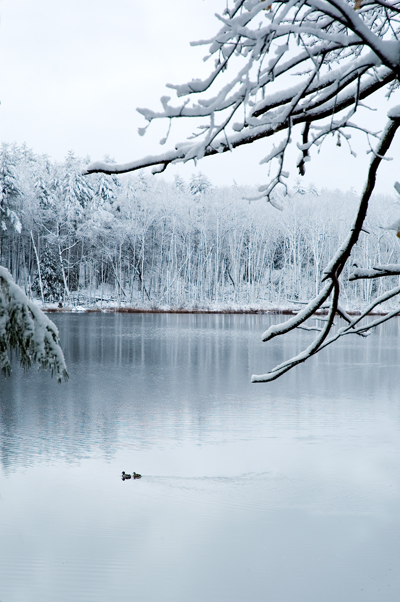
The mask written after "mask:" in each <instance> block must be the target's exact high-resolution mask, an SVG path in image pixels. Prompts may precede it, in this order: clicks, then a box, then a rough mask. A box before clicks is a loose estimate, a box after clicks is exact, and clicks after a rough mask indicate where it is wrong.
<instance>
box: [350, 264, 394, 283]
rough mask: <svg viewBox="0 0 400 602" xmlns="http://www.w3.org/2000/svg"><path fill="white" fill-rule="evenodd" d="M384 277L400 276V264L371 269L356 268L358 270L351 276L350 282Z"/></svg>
mask: <svg viewBox="0 0 400 602" xmlns="http://www.w3.org/2000/svg"><path fill="white" fill-rule="evenodd" d="M383 276H400V264H391V265H377V266H374V267H373V268H371V269H364V268H358V267H356V269H355V270H354V271H353V272H352V273H351V274H350V276H349V280H361V279H364V278H382V277H383Z"/></svg>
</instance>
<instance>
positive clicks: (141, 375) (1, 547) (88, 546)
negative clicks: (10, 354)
mask: <svg viewBox="0 0 400 602" xmlns="http://www.w3.org/2000/svg"><path fill="white" fill-rule="evenodd" d="M281 319H283V318H281V317H278V316H275V317H274V316H272V317H271V316H260V315H173V314H166V315H162V314H90V315H66V314H64V315H60V314H58V315H55V316H54V321H55V322H56V323H57V326H58V327H59V329H60V335H61V340H62V344H63V348H64V351H65V355H66V360H67V364H68V369H69V373H70V380H69V381H68V382H67V383H65V384H62V385H61V386H60V385H58V384H57V383H56V382H55V381H54V380H52V379H51V378H50V377H49V376H48V375H47V374H45V373H37V372H35V371H34V370H33V371H30V372H28V373H23V372H22V371H21V370H20V369H19V368H18V366H15V369H14V373H13V376H12V378H11V379H8V380H4V379H1V380H0V437H1V439H0V444H1V448H0V462H1V472H0V600H2V601H3V602H14V601H15V602H17V601H18V602H20V600H29V601H33V602H36V601H38V602H39V601H40V602H46V601H51V602H53V601H54V600H59V601H61V602H64V601H65V602H67V601H68V602H69V601H70V600H74V601H75V600H85V601H86V600H93V601H96V602H97V601H104V602H108V601H110V602H111V601H114V600H118V601H125V600H126V601H128V600H129V601H131V600H135V601H136V600H137V601H142V600H143V601H147V600H148V601H152V602H154V601H155V602H157V601H160V602H163V601H164V600H171V601H172V600H173V601H180V600H182V602H183V601H185V602H186V601H189V602H190V601H194V602H203V601H207V602H209V601H214V600H215V601H216V602H217V601H218V602H219V601H225V600H226V601H232V600H233V601H236V600H237V601H243V602H244V601H246V602H247V601H258V600H260V601H261V600H271V601H272V600H273V601H277V602H291V601H296V602H300V601H304V602H314V601H315V602H320V601H321V600H324V602H325V601H328V602H330V601H332V602H333V601H335V602H337V600H341V601H344V602H347V601H349V602H350V601H351V602H357V601H358V600H363V601H364V600H367V601H371V602H376V600H385V601H386V600H387V601H390V602H392V601H393V602H394V601H396V602H397V600H398V599H399V595H400V578H399V570H398V567H399V560H400V543H399V541H400V538H399V535H400V518H399V516H400V514H399V510H400V485H399V481H398V474H399V466H400V436H399V432H400V428H399V427H400V410H399V393H398V386H397V383H398V366H399V364H400V357H399V355H400V352H399V347H398V340H399V325H398V323H397V322H395V321H392V323H391V324H388V325H387V326H385V327H384V328H382V329H381V330H380V331H377V332H374V333H373V334H372V335H371V336H370V337H369V338H368V339H367V340H364V339H361V338H360V337H357V338H353V339H352V338H350V337H349V338H348V339H347V340H341V341H340V344H338V345H336V346H333V347H331V348H328V349H327V350H325V351H324V352H322V353H321V354H319V355H318V356H317V357H315V358H313V360H312V361H310V362H309V363H308V364H305V365H303V366H301V367H298V368H297V369H294V370H293V371H291V372H290V373H288V374H287V375H285V376H284V377H283V378H281V379H279V380H278V381H274V382H273V383H269V384H265V385H261V384H258V385H255V384H251V383H250V377H251V374H253V373H256V374H262V373H264V372H266V371H267V370H268V369H269V368H271V367H272V366H273V365H275V364H276V363H278V362H281V361H283V360H284V359H286V358H288V357H289V356H290V355H292V354H294V353H295V352H297V351H299V350H300V348H301V347H302V346H304V345H305V344H306V343H307V341H308V340H309V339H310V340H311V337H312V333H308V332H304V331H302V332H296V333H293V334H291V335H289V336H288V337H284V338H283V339H281V340H279V339H274V340H273V341H271V343H269V344H262V343H261V342H260V339H261V333H262V332H263V331H264V330H265V329H266V328H267V327H268V326H269V324H270V323H271V321H277V320H279V321H280V320H281ZM122 470H125V471H126V472H133V471H134V470H135V471H137V472H140V473H141V474H142V475H143V478H142V479H140V480H138V481H133V480H131V481H126V482H122V481H121V480H120V474H121V471H122Z"/></svg>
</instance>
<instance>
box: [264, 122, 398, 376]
mask: <svg viewBox="0 0 400 602" xmlns="http://www.w3.org/2000/svg"><path fill="white" fill-rule="evenodd" d="M399 127H400V117H394V116H393V117H392V118H391V119H390V120H389V122H388V124H387V126H386V128H385V131H384V133H383V134H382V138H381V140H380V143H379V145H378V147H377V149H376V152H375V153H374V158H373V160H372V161H371V164H370V168H369V173H368V179H367V183H366V185H365V189H364V193H363V195H362V197H361V200H360V204H359V208H358V212H357V215H356V219H355V221H354V225H353V227H352V228H351V230H350V232H349V235H348V237H347V239H346V240H345V241H344V242H343V244H342V245H341V246H340V247H339V249H338V250H337V252H336V254H335V255H334V257H333V258H332V260H331V261H330V262H329V264H328V266H327V267H326V268H325V271H324V273H325V276H324V280H326V284H325V287H324V288H323V289H322V290H321V292H320V293H319V295H317V296H316V297H315V298H314V299H312V300H311V301H310V302H309V303H308V304H307V305H306V307H304V308H303V309H302V310H301V311H300V312H299V313H298V314H297V315H296V316H294V317H293V318H290V319H289V320H287V321H286V322H284V323H283V324H276V325H273V326H271V327H270V328H269V329H268V330H267V331H266V332H265V333H264V335H263V337H262V340H263V341H264V342H265V341H269V340H271V339H272V338H273V337H275V336H278V335H282V334H286V333H287V332H290V331H292V330H294V329H296V328H297V329H298V328H300V327H301V326H303V324H304V322H305V321H306V320H308V319H309V318H310V317H312V316H314V317H316V312H317V311H319V310H320V309H321V308H322V307H323V306H324V303H325V301H326V300H327V299H328V298H330V306H329V313H328V319H327V322H326V323H325V326H324V327H323V328H322V329H321V331H320V332H319V334H318V335H317V337H316V338H315V340H314V341H313V342H312V343H311V345H309V347H307V349H305V350H304V351H302V352H301V353H299V354H298V355H297V356H295V357H293V358H291V359H289V360H287V361H286V362H284V363H283V364H279V365H278V366H276V367H275V368H273V369H272V370H270V371H269V372H268V373H267V374H262V375H254V376H252V382H254V383H259V382H269V381H272V380H275V379H276V378H278V377H279V376H281V375H282V374H284V373H285V372H287V371H288V370H291V369H292V368H294V367H295V366H297V365H298V364H300V363H302V362H304V361H306V360H307V359H308V358H310V357H311V356H312V355H315V354H316V353H318V352H319V351H321V350H322V349H324V348H325V347H326V346H327V345H329V344H331V343H333V342H334V341H336V340H337V339H338V338H339V337H341V336H344V335H346V334H361V335H364V334H366V333H368V332H369V331H370V330H371V328H374V327H375V326H377V325H379V324H381V323H382V322H384V321H386V318H381V319H379V320H375V321H374V322H372V323H370V324H368V325H366V326H359V327H357V328H356V325H357V324H358V323H359V322H360V321H361V319H362V317H364V316H365V314H363V315H362V316H361V317H357V318H356V319H354V320H351V318H350V316H348V315H347V314H346V313H345V312H344V311H343V310H342V309H341V308H340V305H339V300H340V284H339V277H340V275H341V273H342V272H343V269H344V267H345V265H346V262H347V260H348V258H349V256H350V253H351V251H352V249H353V247H354V246H355V245H356V244H357V241H358V238H359V235H360V233H361V231H362V229H363V225H364V221H365V218H366V215H367V209H368V204H369V200H370V198H371V194H372V191H373V189H374V186H375V180H376V173H377V170H378V167H379V165H380V163H381V161H382V160H383V158H384V156H385V154H386V152H387V151H388V149H389V147H390V145H391V143H392V141H393V138H394V136H395V134H396V131H397V129H398V128H399ZM386 267H387V268H388V269H389V270H391V274H390V275H393V272H394V271H395V270H394V269H392V268H395V267H397V266H386ZM399 293H400V287H397V288H395V289H392V290H391V291H389V293H385V295H382V296H381V297H380V298H379V299H377V300H375V305H374V307H376V305H379V304H381V303H383V302H384V301H386V300H388V299H390V298H392V297H394V296H396V295H397V294H399ZM371 310H372V307H370V308H369V311H371ZM399 311H400V310H395V311H394V312H391V314H390V315H391V316H394V315H397V314H398V313H399ZM335 313H339V315H340V316H341V317H342V318H343V319H344V320H345V321H346V322H347V326H346V327H344V328H342V329H339V332H337V333H336V334H334V335H333V336H331V337H330V338H328V337H329V335H330V332H331V330H332V327H333V320H334V316H335Z"/></svg>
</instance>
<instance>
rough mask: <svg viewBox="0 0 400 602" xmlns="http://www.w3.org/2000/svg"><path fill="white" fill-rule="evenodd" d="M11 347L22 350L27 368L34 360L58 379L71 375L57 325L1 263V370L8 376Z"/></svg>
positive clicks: (21, 360) (24, 364) (20, 354)
mask: <svg viewBox="0 0 400 602" xmlns="http://www.w3.org/2000/svg"><path fill="white" fill-rule="evenodd" d="M11 349H15V350H16V351H17V352H18V353H19V357H20V362H21V365H22V366H23V367H24V368H29V367H30V366H31V364H32V362H35V363H37V364H38V366H39V368H49V369H50V371H51V374H52V375H55V376H56V377H57V379H58V380H59V381H61V380H62V378H68V373H67V368H66V365H65V360H64V355H63V352H62V350H61V347H60V345H59V342H58V330H57V328H56V326H55V325H54V324H53V322H52V321H51V320H49V318H48V317H47V316H46V315H45V314H43V313H42V312H41V310H40V309H39V307H38V306H37V305H36V304H35V303H34V302H32V301H30V300H29V299H28V297H27V296H26V295H25V293H24V292H23V291H22V289H21V288H20V287H19V286H17V285H16V284H15V282H14V280H13V278H12V276H11V274H10V272H9V271H8V270H6V269H5V268H3V267H1V266H0V370H1V371H2V372H3V374H5V375H9V374H10V372H11V365H10V356H9V352H10V350H11Z"/></svg>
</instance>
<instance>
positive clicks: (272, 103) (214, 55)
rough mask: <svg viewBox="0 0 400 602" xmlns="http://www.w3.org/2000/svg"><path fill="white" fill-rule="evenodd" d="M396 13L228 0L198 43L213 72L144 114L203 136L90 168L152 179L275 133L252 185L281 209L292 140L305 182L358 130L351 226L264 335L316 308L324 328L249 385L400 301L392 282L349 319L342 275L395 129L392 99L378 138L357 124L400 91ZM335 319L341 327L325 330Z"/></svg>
mask: <svg viewBox="0 0 400 602" xmlns="http://www.w3.org/2000/svg"><path fill="white" fill-rule="evenodd" d="M399 13H400V2H399V1H394V2H387V1H386V0H355V2H353V0H279V1H277V2H269V1H265V0H231V1H228V2H227V7H226V9H225V11H224V13H223V14H222V15H220V16H218V20H219V22H220V29H219V31H218V32H217V34H216V35H214V36H212V37H211V38H209V39H208V40H206V41H201V42H197V43H196V44H206V45H208V46H209V56H208V58H211V59H213V65H214V66H213V67H212V69H211V70H210V74H209V76H208V77H207V78H206V79H204V80H200V79H193V80H192V81H190V82H188V83H185V84H181V85H169V88H171V89H172V90H175V92H176V94H177V97H178V99H180V98H182V97H183V101H179V100H178V102H177V103H175V104H172V103H171V102H170V101H171V98H170V97H169V96H164V97H162V98H161V103H162V110H161V111H159V112H156V111H153V110H150V109H139V111H140V113H141V114H142V115H143V116H144V117H145V119H146V120H147V121H148V122H149V123H150V122H152V121H153V120H155V119H167V120H169V122H173V120H174V119H180V120H182V119H188V120H189V121H190V122H191V123H192V122H193V120H195V121H197V123H198V127H199V129H198V132H197V133H195V134H191V135H190V137H189V138H188V139H187V140H186V141H185V142H182V143H179V144H177V145H175V148H173V149H172V150H170V151H167V152H164V153H162V154H160V155H158V156H154V155H153V156H151V157H146V158H144V159H143V160H140V159H139V160H136V161H133V162H131V163H127V164H123V165H117V164H114V165H107V164H104V163H100V162H99V163H94V164H92V165H90V166H89V167H88V168H87V170H86V173H96V172H104V173H108V174H117V173H124V172H128V171H134V170H137V169H141V168H143V167H149V166H151V167H152V168H153V173H159V172H162V171H163V170H165V169H166V167H167V166H168V165H169V164H170V163H174V164H176V163H179V162H186V161H189V160H194V161H197V160H198V159H201V158H203V157H205V156H211V155H215V154H217V153H224V152H227V151H229V152H230V151H233V150H234V149H235V148H237V147H240V146H243V145H246V144H251V143H252V142H255V141H257V140H260V139H264V138H269V137H272V136H273V137H274V140H275V141H274V143H273V144H272V146H271V148H270V152H269V153H268V155H267V156H266V157H264V158H263V159H262V161H261V162H262V163H265V164H271V163H275V164H276V168H275V173H274V174H273V176H272V178H271V179H270V181H269V182H266V184H265V185H263V186H262V187H261V188H260V189H259V194H258V196H257V198H264V199H265V200H266V201H267V202H270V203H271V204H272V205H274V206H276V203H275V200H274V196H273V194H272V193H273V192H274V190H275V189H276V188H277V187H279V186H281V187H283V188H284V189H286V178H287V175H288V172H287V168H286V162H287V161H286V160H287V149H288V147H289V145H290V144H293V142H294V141H296V142H297V146H298V149H299V151H300V156H299V158H298V160H297V163H296V167H297V169H298V171H299V174H300V175H304V173H305V170H306V166H307V162H308V161H310V160H311V158H312V155H313V151H314V149H317V150H319V149H320V147H321V145H322V143H323V142H324V140H325V139H326V138H327V136H328V135H332V134H334V135H335V136H337V144H338V145H343V143H347V144H348V146H349V148H350V150H351V147H350V134H351V132H352V131H360V132H363V133H364V134H365V139H366V143H367V148H368V150H370V151H372V160H371V163H370V167H369V172H368V175H367V181H366V185H365V188H364V192H363V194H362V196H361V198H360V200H359V206H358V210H357V212H356V216H355V219H354V221H353V224H352V226H351V227H350V228H349V231H348V233H347V236H346V237H345V239H344V241H343V242H342V244H341V245H340V246H339V247H338V249H337V251H336V253H335V254H334V255H333V257H332V258H331V260H330V261H329V262H328V264H327V265H326V267H325V269H324V270H323V278H322V281H323V282H322V286H321V287H320V289H319V292H318V294H317V295H316V296H315V297H314V298H313V299H312V300H311V301H310V302H309V303H308V304H307V305H306V306H305V307H304V308H303V309H302V310H301V311H300V312H299V313H298V314H297V316H295V317H294V318H291V319H290V320H288V321H287V322H286V323H284V324H279V325H275V326H273V327H271V328H270V329H269V330H268V331H267V332H266V333H264V335H263V340H264V341H268V340H271V339H272V338H273V337H275V336H277V335H283V334H286V333H287V332H289V331H291V330H294V329H296V328H304V327H305V326H304V322H306V321H307V320H308V319H310V318H312V317H313V316H315V315H316V312H317V311H318V310H320V309H321V308H325V307H326V308H327V309H328V318H327V320H326V322H325V324H324V326H323V327H322V328H319V327H317V329H318V334H317V336H316V338H315V340H314V342H313V343H312V344H311V345H310V346H309V347H308V348H307V349H305V350H304V351H303V352H302V353H300V354H299V355H298V356H296V357H294V358H291V359H290V360H288V361H287V362H284V363H283V364H281V365H279V366H277V367H276V368H273V369H272V370H271V371H270V372H269V373H268V374H264V375H261V376H254V377H253V381H254V382H264V381H269V380H273V379H275V378H277V377H279V376H280V375H281V374H283V373H285V372H286V371H287V370H290V369H291V368H292V367H294V366H295V365H297V364H299V363H301V362H304V361H305V360H306V359H307V358H309V357H310V356H312V355H314V354H315V353H317V352H318V351H320V350H321V349H323V348H324V347H326V345H328V344H330V343H332V342H333V341H335V340H337V339H338V338H339V337H341V336H345V335H347V334H352V333H355V334H357V335H361V336H365V334H367V332H368V331H369V330H370V329H371V328H372V327H373V326H376V325H378V324H380V323H382V322H383V321H385V320H387V319H389V318H390V317H391V315H396V314H397V311H395V312H394V313H392V314H389V316H388V317H382V318H379V319H377V320H374V322H373V323H371V324H369V325H368V326H364V325H361V320H362V317H363V316H364V315H366V313H368V312H369V311H370V310H371V309H373V308H374V307H376V306H377V305H379V304H380V303H382V302H383V301H385V300H387V299H390V298H392V297H393V296H395V295H397V294H398V293H399V292H400V288H399V287H395V288H393V289H391V291H390V292H386V293H385V294H384V295H382V296H381V297H379V298H378V299H375V300H374V301H373V303H371V304H370V305H369V307H367V308H366V309H365V311H364V312H363V315H362V316H361V317H357V318H350V317H349V316H347V315H346V313H345V312H344V310H343V309H342V308H341V305H340V299H341V287H342V277H343V274H344V273H346V271H347V267H346V266H347V262H348V261H349V258H350V256H351V253H352V251H353V249H354V247H355V245H356V244H357V243H358V241H359V238H360V235H361V232H362V231H363V228H364V222H365V219H366V215H367V209H368V206H369V201H370V197H371V194H372V191H373V189H374V185H375V179H376V174H377V170H378V167H379V165H380V163H381V161H382V159H383V158H384V156H385V155H386V153H387V151H388V149H389V147H390V145H391V143H392V141H393V139H394V137H395V135H396V132H397V130H398V128H399V126H400V107H399V106H396V104H395V103H392V105H391V107H390V109H389V111H388V113H387V115H388V121H387V124H386V126H385V128H384V129H383V131H382V132H376V131H371V130H370V129H368V128H366V127H365V126H364V125H363V124H362V121H361V120H360V119H359V114H360V113H362V110H363V109H365V106H366V105H365V101H366V99H368V98H370V97H372V96H374V95H375V94H377V93H378V92H379V91H381V90H385V91H386V96H387V97H388V99H389V100H390V99H391V96H392V94H393V93H394V92H395V91H396V89H397V87H398V80H399V77H400V41H399V37H400V27H399ZM289 76H292V78H291V79H290V77H289ZM293 76H295V77H293ZM293 80H294V81H295V83H294V84H292V83H291V81H293ZM143 131H144V128H143V130H142V133H143ZM191 132H192V128H191ZM372 145H374V148H373V146H372ZM363 236H364V234H363ZM393 274H400V266H392V265H391V266H376V267H375V268H374V271H373V272H372V271H371V270H365V269H364V270H362V269H358V268H357V269H356V270H355V271H354V273H353V275H352V276H351V278H352V279H353V280H355V279H360V278H379V277H382V276H391V275H393ZM337 312H339V314H340V315H341V317H342V318H343V319H344V321H345V322H346V324H345V326H344V327H342V328H340V329H339V331H338V332H336V333H335V334H332V333H331V330H332V326H333V319H334V316H335V314H336V313H337ZM307 328H308V327H307Z"/></svg>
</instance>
